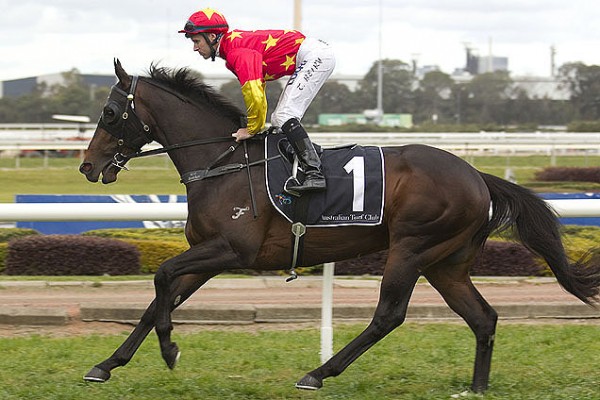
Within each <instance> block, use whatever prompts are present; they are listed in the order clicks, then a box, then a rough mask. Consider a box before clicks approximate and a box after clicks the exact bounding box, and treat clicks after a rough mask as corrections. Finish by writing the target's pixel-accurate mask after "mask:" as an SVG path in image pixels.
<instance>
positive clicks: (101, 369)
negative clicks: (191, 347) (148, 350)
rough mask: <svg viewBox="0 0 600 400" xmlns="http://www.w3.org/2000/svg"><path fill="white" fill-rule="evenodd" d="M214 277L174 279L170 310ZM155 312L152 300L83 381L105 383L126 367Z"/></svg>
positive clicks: (194, 276)
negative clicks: (119, 342) (125, 333)
mask: <svg viewBox="0 0 600 400" xmlns="http://www.w3.org/2000/svg"><path fill="white" fill-rule="evenodd" d="M214 275H215V274H214V273H211V274H205V275H200V276H198V275H185V276H182V277H180V278H179V279H176V280H175V281H174V282H173V284H172V285H171V296H170V298H171V305H172V309H175V308H176V307H177V306H179V305H180V304H181V303H183V302H184V301H185V300H187V299H188V298H189V297H190V296H191V295H192V294H194V292H196V291H197V290H198V289H199V288H200V287H201V286H202V285H203V284H204V283H206V282H207V281H208V280H209V279H210V278H212V277H213V276H214ZM155 312H156V301H155V300H154V301H152V303H150V305H149V306H148V308H147V309H146V311H145V312H144V314H143V315H142V318H141V319H140V321H139V323H138V324H137V325H136V327H135V328H134V329H133V331H132V332H131V333H130V334H129V336H128V337H127V339H125V341H124V342H123V344H121V346H119V348H118V349H117V350H116V351H115V352H114V353H113V354H112V355H111V356H110V357H109V358H108V359H106V360H105V361H102V362H101V363H100V364H97V365H96V366H95V367H93V368H92V369H91V370H90V372H88V373H87V374H86V375H85V376H84V377H83V379H84V380H86V381H88V382H106V381H107V380H108V379H110V372H111V371H112V370H113V369H115V368H117V367H122V366H124V365H126V364H127V363H128V362H129V361H130V360H131V358H132V357H133V355H134V354H135V352H136V351H137V349H138V348H139V347H140V346H141V344H142V342H143V341H144V339H145V338H146V336H148V334H149V333H150V332H151V331H152V328H154V320H155Z"/></svg>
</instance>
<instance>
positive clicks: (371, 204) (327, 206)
mask: <svg viewBox="0 0 600 400" xmlns="http://www.w3.org/2000/svg"><path fill="white" fill-rule="evenodd" d="M315 149H316V150H317V153H318V154H319V155H320V157H321V163H322V169H323V174H324V175H325V179H326V180H327V189H326V190H324V191H321V192H313V193H304V194H302V196H298V194H297V193H293V192H291V193H290V191H288V190H287V189H286V187H287V185H288V183H289V182H290V180H292V179H298V180H302V179H303V172H302V170H301V169H300V168H299V167H298V163H297V162H296V161H295V160H294V151H293V149H292V146H291V145H290V144H289V143H288V141H287V138H286V137H285V135H282V134H269V135H267V136H266V138H265V159H267V160H268V162H267V165H266V180H267V191H268V194H269V198H270V199H271V203H272V204H273V206H274V207H275V208H276V209H277V211H279V212H280V213H281V214H282V215H283V216H284V217H285V218H286V219H287V220H288V221H290V222H292V223H294V222H303V224H304V225H305V226H306V227H325V226H347V225H379V224H381V221H382V216H383V197H384V196H383V192H384V167H383V155H382V151H381V148H380V147H376V146H358V145H346V146H341V147H336V148H331V149H323V148H321V147H320V146H318V145H315ZM277 155H279V156H281V157H277ZM300 206H303V207H302V208H300ZM304 214H305V215H304Z"/></svg>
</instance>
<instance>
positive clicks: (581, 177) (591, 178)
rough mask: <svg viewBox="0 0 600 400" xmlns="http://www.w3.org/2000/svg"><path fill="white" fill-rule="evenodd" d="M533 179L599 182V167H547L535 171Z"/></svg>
mask: <svg viewBox="0 0 600 400" xmlns="http://www.w3.org/2000/svg"><path fill="white" fill-rule="evenodd" d="M535 179H536V180H538V181H546V182H560V181H568V182H595V183H600V167H585V168H584V167H547V168H544V169H543V170H541V171H538V172H536V173H535Z"/></svg>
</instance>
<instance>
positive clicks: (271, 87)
mask: <svg viewBox="0 0 600 400" xmlns="http://www.w3.org/2000/svg"><path fill="white" fill-rule="evenodd" d="M282 90H283V89H282V87H281V83H280V82H279V81H268V82H267V84H266V86H265V94H266V96H267V107H268V108H267V122H269V121H270V120H271V114H272V113H273V111H274V110H275V106H277V101H278V100H279V96H280V95H281V91H282ZM220 93H221V94H222V95H223V96H225V97H227V98H228V99H229V100H230V101H231V102H233V104H235V105H236V106H238V107H239V108H240V110H246V103H244V96H242V89H241V87H240V82H239V81H237V80H236V79H232V80H230V81H229V82H227V83H224V84H223V85H221V89H220Z"/></svg>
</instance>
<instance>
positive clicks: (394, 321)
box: [296, 250, 420, 389]
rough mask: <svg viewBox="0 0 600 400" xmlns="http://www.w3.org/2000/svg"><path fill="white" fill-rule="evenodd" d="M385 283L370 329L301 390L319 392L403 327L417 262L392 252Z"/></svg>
mask: <svg viewBox="0 0 600 400" xmlns="http://www.w3.org/2000/svg"><path fill="white" fill-rule="evenodd" d="M389 254H390V255H389V256H388V260H387V263H386V269H385V272H384V275H383V280H382V282H381V289H380V295H379V302H378V304H377V308H376V309H375V315H374V316H373V320H372V321H371V323H370V324H369V325H368V326H367V328H366V329H365V330H364V331H363V332H362V333H361V334H360V335H359V336H358V337H356V339H354V340H353V341H352V342H350V343H349V344H348V345H346V347H344V348H343V349H342V350H340V351H339V352H338V353H337V354H335V355H334V356H333V357H332V358H331V359H330V360H329V361H327V362H326V363H325V364H323V365H322V366H321V367H319V368H317V369H315V370H313V371H311V372H309V373H308V374H306V375H305V376H304V377H303V378H302V379H300V380H299V381H298V382H297V383H296V387H297V388H299V389H319V388H321V387H322V386H323V379H325V378H327V377H330V376H337V375H339V374H341V373H342V372H343V371H344V370H345V369H346V368H347V367H348V366H349V365H350V364H351V363H352V362H353V361H354V360H356V359H357V358H358V357H359V356H360V355H361V354H363V353H364V352H365V351H367V350H368V349H369V348H371V346H373V345H374V344H375V343H377V342H378V341H379V340H381V339H382V338H383V337H385V336H386V335H387V334H388V333H390V332H391V331H392V330H394V329H395V328H397V327H398V326H400V325H401V324H402V323H403V322H404V319H405V318H406V311H407V308H408V301H409V300H410V296H411V295H412V291H413V289H414V287H415V284H416V283H417V280H418V279H419V276H420V273H419V270H418V268H417V267H416V265H415V263H414V262H410V261H406V260H405V259H404V257H397V256H394V255H393V254H394V252H393V251H392V250H390V252H389Z"/></svg>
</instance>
